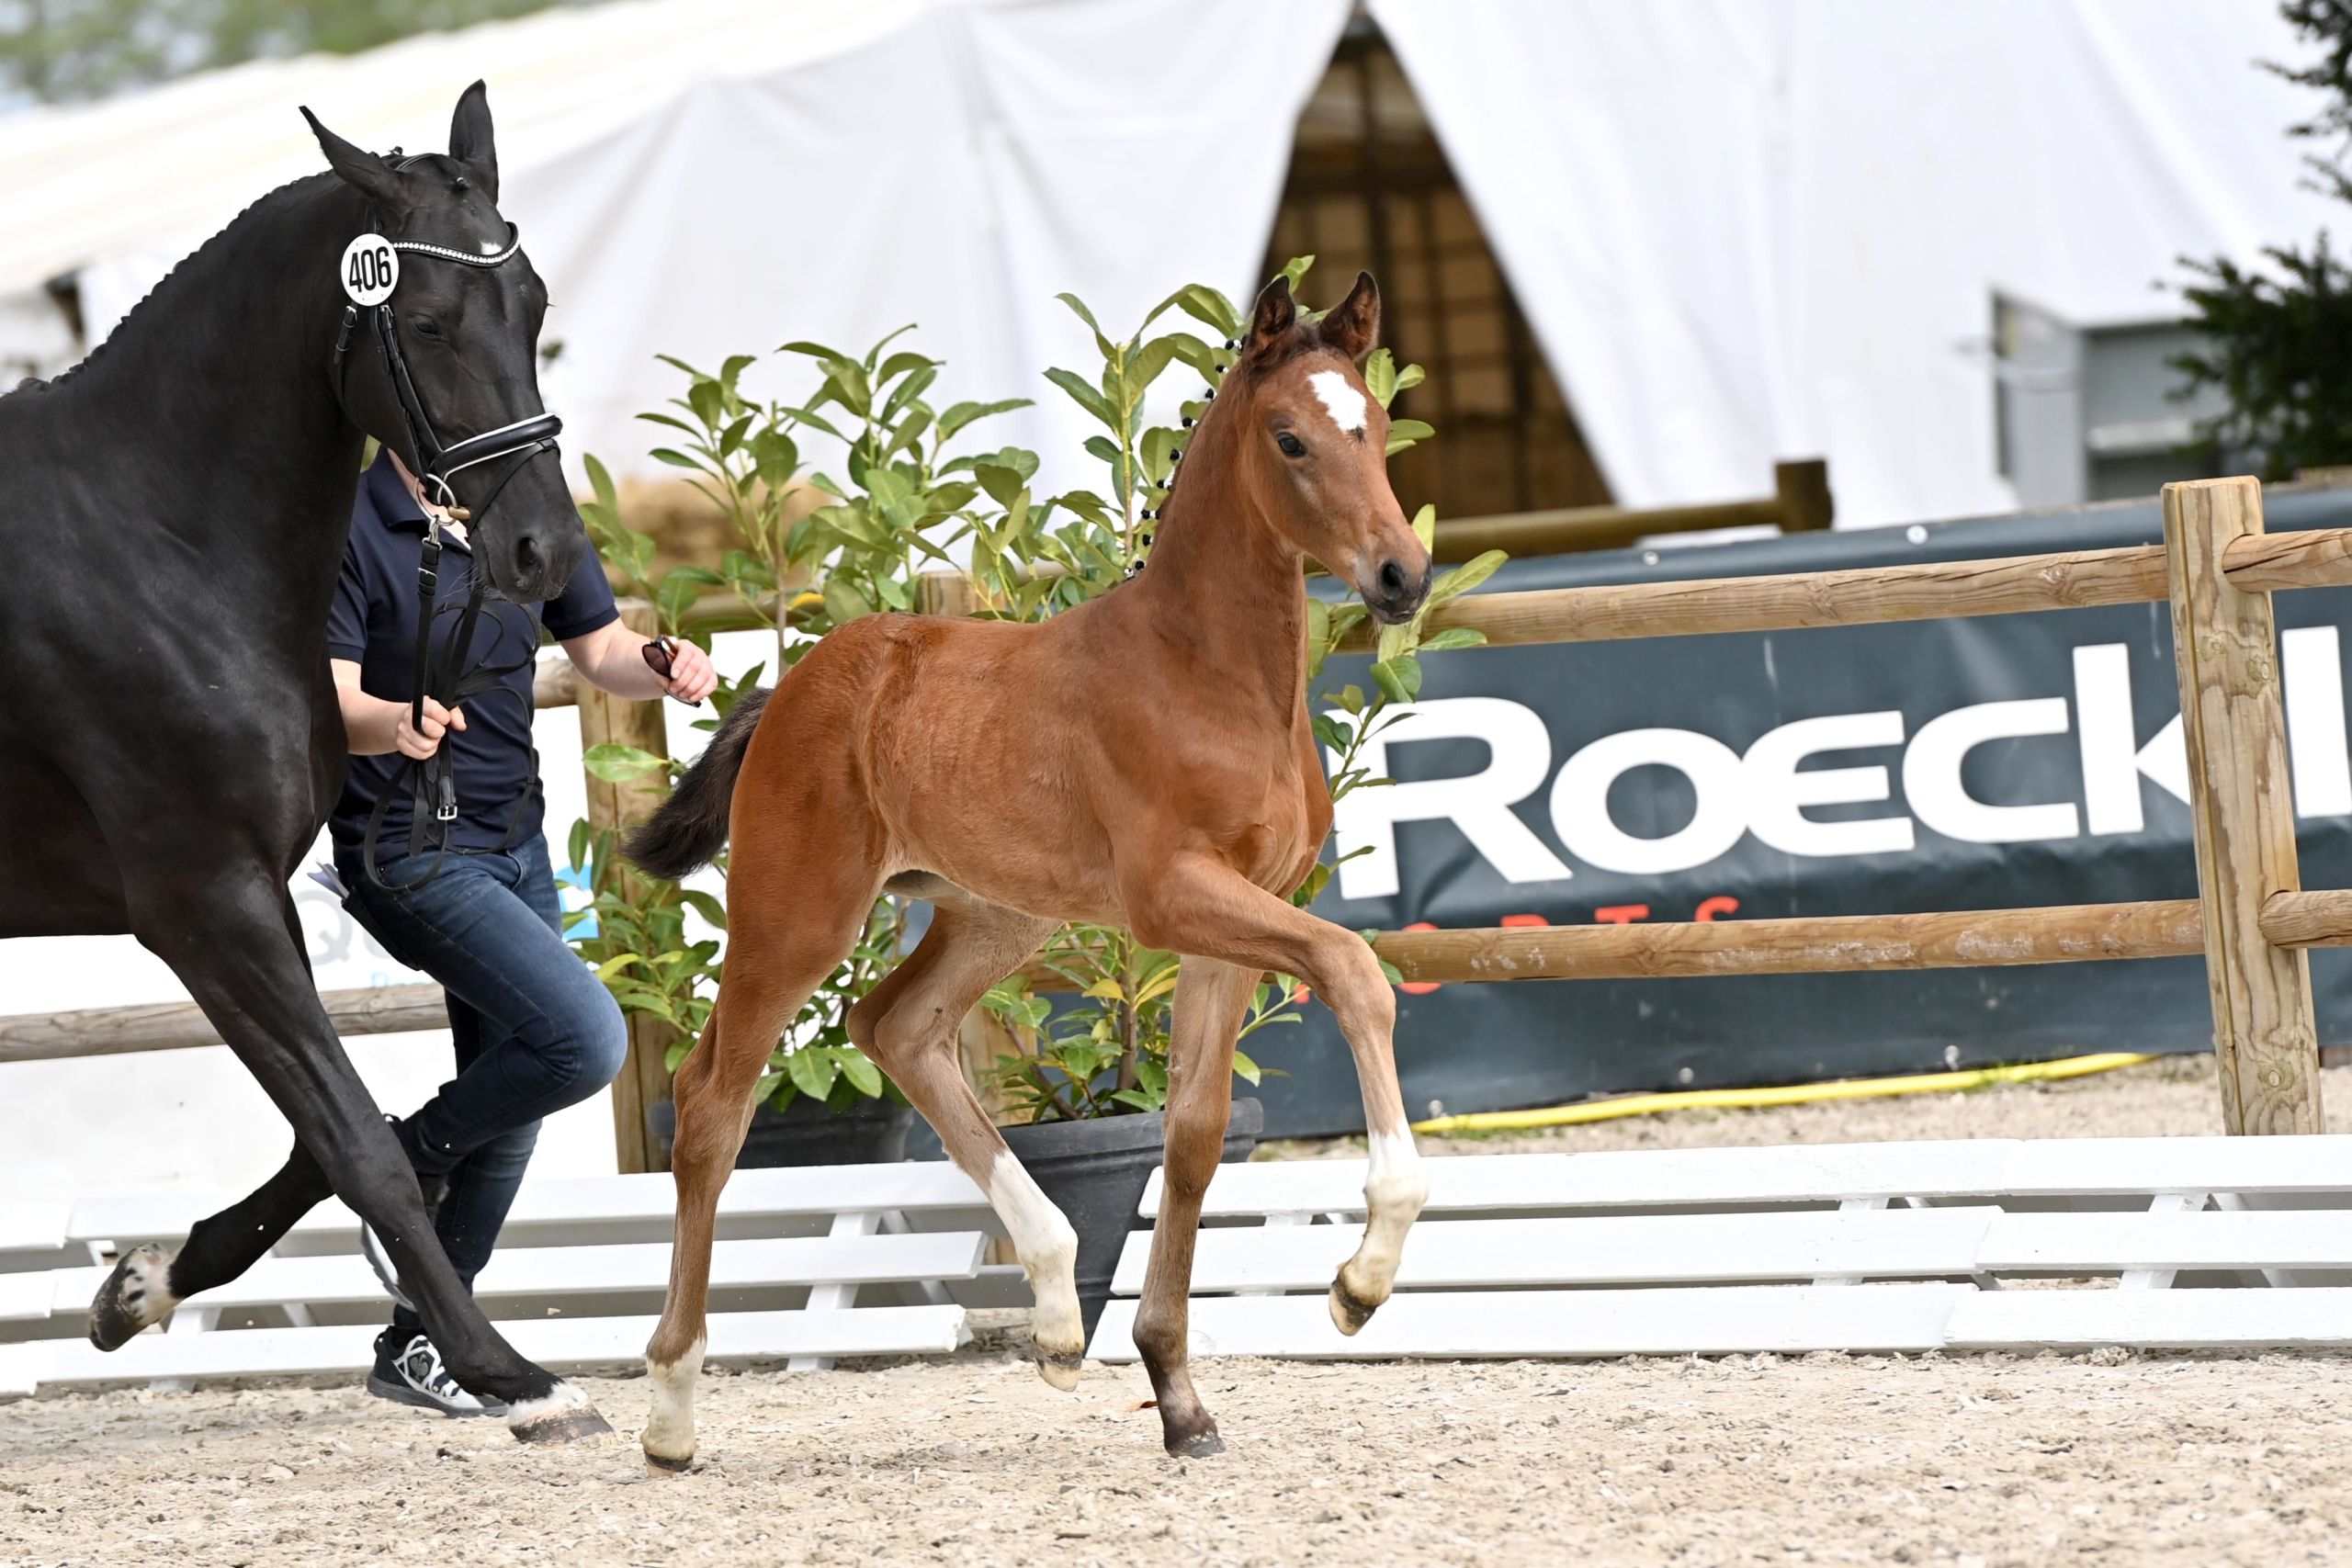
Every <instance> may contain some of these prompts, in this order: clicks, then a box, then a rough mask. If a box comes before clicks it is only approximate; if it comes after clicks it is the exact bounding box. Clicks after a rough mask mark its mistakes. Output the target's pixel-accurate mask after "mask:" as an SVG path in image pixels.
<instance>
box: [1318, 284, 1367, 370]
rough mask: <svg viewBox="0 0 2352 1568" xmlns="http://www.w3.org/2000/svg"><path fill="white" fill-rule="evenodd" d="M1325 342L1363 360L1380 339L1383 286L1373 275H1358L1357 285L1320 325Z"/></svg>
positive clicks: (1319, 330)
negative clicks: (1375, 281)
mask: <svg viewBox="0 0 2352 1568" xmlns="http://www.w3.org/2000/svg"><path fill="white" fill-rule="evenodd" d="M1316 331H1317V333H1319V334H1320V335H1321V337H1322V339H1323V341H1324V342H1325V343H1326V344H1329V345H1330V346H1331V347H1333V348H1336V349H1338V350H1339V351H1340V353H1341V354H1344V355H1347V356H1348V357H1349V358H1350V359H1362V358H1363V356H1364V355H1367V354H1370V353H1371V352H1372V345H1373V344H1375V343H1377V342H1378V341H1379V340H1380V285H1378V284H1377V283H1374V281H1373V280H1372V274H1370V273H1368V272H1360V273H1358V274H1356V286H1355V287H1354V288H1351V289H1349V290H1348V297H1347V298H1346V299H1342V300H1340V302H1339V303H1338V304H1337V305H1335V306H1333V307H1332V308H1331V311H1330V313H1329V315H1327V316H1325V317H1324V318H1323V320H1322V321H1320V322H1319V323H1317V328H1316Z"/></svg>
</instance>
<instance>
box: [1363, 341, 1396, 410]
mask: <svg viewBox="0 0 2352 1568" xmlns="http://www.w3.org/2000/svg"><path fill="white" fill-rule="evenodd" d="M1363 384H1364V387H1365V389H1366V390H1368V391H1370V392H1371V393H1372V395H1373V398H1374V400H1376V401H1377V402H1378V403H1379V404H1380V406H1381V407H1382V408H1386V407H1387V406H1388V405H1389V403H1390V402H1391V401H1393V400H1395V398H1396V396H1397V356H1396V355H1393V354H1390V353H1389V352H1388V350H1387V349H1386V348H1385V346H1384V347H1381V348H1375V349H1374V350H1373V351H1372V355H1371V357H1370V358H1368V359H1366V360H1365V361H1364V362H1363Z"/></svg>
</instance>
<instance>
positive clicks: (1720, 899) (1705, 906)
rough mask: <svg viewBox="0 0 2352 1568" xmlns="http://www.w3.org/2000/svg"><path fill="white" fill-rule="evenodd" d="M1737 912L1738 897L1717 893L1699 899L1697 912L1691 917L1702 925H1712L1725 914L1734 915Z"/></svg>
mask: <svg viewBox="0 0 2352 1568" xmlns="http://www.w3.org/2000/svg"><path fill="white" fill-rule="evenodd" d="M1738 912H1739V900H1738V899H1736V898H1732V897H1725V896H1724V895H1723V894H1721V893H1718V894H1716V895H1715V896H1714V897H1712V898H1702V899H1700V900H1699V912H1698V913H1697V914H1696V915H1693V916H1692V917H1691V919H1695V920H1697V921H1699V922H1700V923H1701V924H1702V925H1712V924H1713V923H1714V922H1715V921H1716V920H1718V919H1722V918H1723V917H1724V916H1725V915H1736V914H1737V913H1738Z"/></svg>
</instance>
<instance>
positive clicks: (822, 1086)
mask: <svg viewBox="0 0 2352 1568" xmlns="http://www.w3.org/2000/svg"><path fill="white" fill-rule="evenodd" d="M784 1070H785V1071H786V1073H787V1074H789V1075H790V1076H791V1078H792V1087H793V1088H795V1089H798V1090H799V1091H800V1092H801V1093H803V1094H805V1095H807V1096H808V1097H809V1099H811V1100H822V1099H824V1098H825V1096H827V1095H829V1094H831V1093H832V1092H833V1079H834V1078H835V1077H838V1076H839V1075H840V1072H841V1068H840V1066H839V1065H838V1064H836V1063H835V1061H834V1060H833V1056H832V1053H831V1052H830V1051H827V1050H826V1049H825V1048H824V1047H822V1046H820V1045H804V1046H802V1047H801V1048H800V1049H799V1050H797V1051H795V1052H793V1053H792V1054H791V1055H788V1056H786V1058H785V1059H784Z"/></svg>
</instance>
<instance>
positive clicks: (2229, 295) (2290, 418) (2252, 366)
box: [2173, 0, 2352, 479]
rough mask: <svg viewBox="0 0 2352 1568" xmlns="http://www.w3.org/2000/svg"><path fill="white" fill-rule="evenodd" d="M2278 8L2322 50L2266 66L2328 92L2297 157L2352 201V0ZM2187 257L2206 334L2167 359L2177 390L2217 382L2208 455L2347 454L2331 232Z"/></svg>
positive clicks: (2284, 465)
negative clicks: (2251, 251)
mask: <svg viewBox="0 0 2352 1568" xmlns="http://www.w3.org/2000/svg"><path fill="white" fill-rule="evenodd" d="M2279 12H2280V14H2281V15H2283V16H2284V17H2286V18H2287V21H2288V24H2289V25H2290V26H2291V27H2292V28H2294V29H2295V31H2296V32H2297V33H2298V34H2300V35H2301V37H2302V38H2303V39H2306V40H2308V41H2309V42H2312V43H2313V44H2316V45H2317V46H2318V49H2319V55H2318V58H2317V59H2316V60H2314V61H2312V62H2311V63H2309V64H2306V65H2301V66H2288V65H2283V64H2279V63H2277V62H2267V61H2266V62H2263V63H2262V68H2263V69H2264V70H2266V71H2269V72H2271V73H2275V74H2277V75H2278V76H2282V77H2284V78H2285V79H2287V80H2288V81H2290V82H2293V83H2295V84H2296V85H2299V86H2303V87H2309V88H2312V89H2313V90H2314V91H2316V92H2319V93H2321V94H2324V102H2323V104H2322V105H2321V107H2320V108H2319V109H2318V111H2317V112H2315V113H2314V114H2313V115H2312V117H2311V118H2309V119H2306V120H2302V121H2300V122H2298V123H2297V124H2294V125H2291V126H2290V127H2289V128H2288V131H2287V133H2288V135H2290V136H2291V137H2295V138H2297V139H2299V140H2304V141H2312V142H2315V143H2319V144H2321V148H2322V150H2321V151H2319V152H2312V153H2308V154H2306V156H2305V158H2304V163H2305V164H2306V165H2307V167H2308V169H2309V171H2310V179H2309V183H2310V185H2311V186H2312V188H2314V189H2316V190H2318V191H2321V192H2322V193H2324V194H2325V195H2327V196H2329V197H2334V198H2335V200H2338V201H2343V202H2347V203H2352V169H2347V168H2346V154H2347V152H2352V0H2284V3H2283V4H2281V5H2280V6H2279ZM2183 265H2186V266H2188V268H2189V269H2190V271H2191V272H2192V273H2194V274H2195V275H2196V276H2195V280H2194V281H2192V282H2190V283H2188V284H2187V285H2185V286H2184V287H2183V288H2182V290H2181V292H2182V295H2183V297H2184V298H2185V299H2187V300H2188V308H2189V319H2190V323H2191V324H2192V325H2193V326H2195V327H2196V328H2197V330H2198V332H2199V334H2200V336H2201V337H2202V338H2203V340H2204V341H2203V343H2202V344H2200V345H2199V347H2198V348H2197V349H2196V350H2195V351H2194V352H2191V353H2188V354H2185V355H2180V356H2179V357H2178V358H2177V359H2175V360H2174V361H2173V363H2174V365H2175V366H2176V367H2177V368H2178V369H2180V370H2182V371H2183V372H2185V373H2186V375H2187V377H2188V380H2187V383H2186V385H2185V386H2184V387H2183V389H2182V394H2181V395H2182V396H2184V397H2186V396H2188V394H2190V393H2193V392H2195V391H2197V390H2199V389H2202V388H2205V387H2212V388H2214V389H2217V390H2219V391H2220V392H2221V394H2222V398H2223V399H2224V400H2226V402H2227V405H2228V407H2227V410H2226V412H2223V413H2222V414H2221V415H2219V416H2218V417H2216V418H2213V419H2211V420H2207V421H2204V422H2202V423H2200V424H2199V429H2198V435H2199V441H2200V443H2201V445H2202V446H2203V447H2204V449H2205V451H2206V453H2207V454H2208V455H2209V456H2210V457H2214V458H2216V459H2218V460H2219V462H2220V463H2221V464H2222V466H2223V467H2225V468H2232V469H2236V468H2253V469H2258V470H2259V471H2260V472H2262V473H2263V474H2264V475H2266V476H2267V477H2268V478H2271V479H2287V478H2290V477H2291V476H2293V475H2294V474H2295V473H2297V472H2299V471H2301V470H2302V469H2305V468H2324V467H2328V466H2331V465H2335V464H2343V463H2352V267H2347V266H2346V262H2345V258H2344V257H2343V256H2342V255H2341V254H2339V253H2338V252H2337V251H2336V250H2335V248H2333V247H2332V246H2331V245H2330V244H2329V243H2328V237H2327V234H2326V231H2321V232H2320V233H2319V234H2318V235H2317V236H2316V237H2315V238H2314V239H2313V240H2312V243H2311V245H2310V247H2309V248H2308V249H2304V248H2301V247H2299V246H2293V245H2286V246H2272V247H2268V248H2266V249H2265V250H2264V251H2263V253H2262V262H2261V263H2260V264H2258V265H2255V266H2250V267H2249V266H2241V265H2238V264H2237V263H2235V262H2233V261H2231V260H2229V259H2228V258H2227V257H2215V258H2214V259H2212V260H2210V261H2197V260H2194V259H2192V258H2187V257H2184V258H2183Z"/></svg>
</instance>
